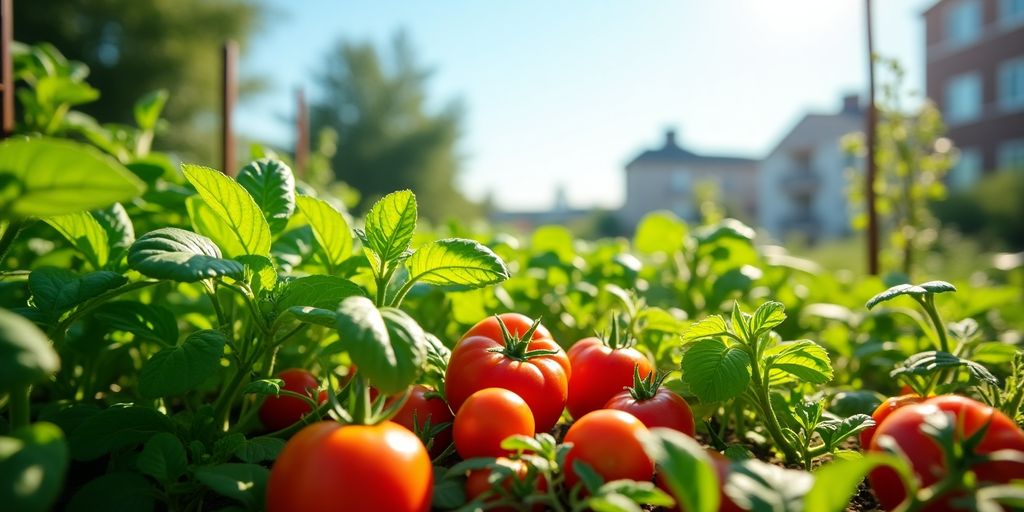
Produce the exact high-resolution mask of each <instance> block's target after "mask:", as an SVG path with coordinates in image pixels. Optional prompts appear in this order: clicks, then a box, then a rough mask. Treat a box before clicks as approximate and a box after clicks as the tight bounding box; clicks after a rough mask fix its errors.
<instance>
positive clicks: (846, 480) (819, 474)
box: [804, 453, 909, 512]
mask: <svg viewBox="0 0 1024 512" xmlns="http://www.w3.org/2000/svg"><path fill="white" fill-rule="evenodd" d="M879 466H890V467H893V468H895V469H896V470H897V471H901V472H903V473H904V474H907V473H909V471H908V469H907V467H906V463H904V462H903V461H902V460H900V459H899V458H898V457H896V456H894V455H891V454H887V453H869V454H866V455H864V457H863V458H858V459H843V460H837V461H835V462H832V463H831V464H824V465H822V466H821V467H820V468H819V469H818V470H817V471H815V472H814V484H813V485H812V486H811V490H810V491H809V492H808V493H807V496H805V497H804V510H814V511H818V510H820V511H822V512H842V511H844V510H846V509H847V507H849V506H850V500H851V499H852V498H853V495H854V494H856V493H857V488H858V486H860V483H861V482H862V481H863V480H864V478H866V477H867V475H868V473H870V472H871V470H873V469H875V468H877V467H879Z"/></svg>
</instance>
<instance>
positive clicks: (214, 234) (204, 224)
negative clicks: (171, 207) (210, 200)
mask: <svg viewBox="0 0 1024 512" xmlns="http://www.w3.org/2000/svg"><path fill="white" fill-rule="evenodd" d="M185 210H186V211H188V219H189V221H190V222H191V224H192V229H193V230H194V231H195V232H196V233H199V234H200V235H203V236H205V237H209V238H210V240H213V243H215V244H217V247H219V248H220V249H221V251H223V253H224V255H225V256H227V257H229V258H237V257H239V256H243V255H245V254H246V253H247V252H248V251H247V250H246V249H245V246H243V245H242V242H240V241H239V240H238V238H237V237H236V236H235V234H234V232H232V231H231V226H229V225H228V224H227V223H226V222H224V221H222V220H220V217H218V216H217V213H216V212H214V211H213V208H210V207H209V206H207V204H206V201H203V198H202V197H201V196H198V195H193V196H189V197H188V198H187V199H185Z"/></svg>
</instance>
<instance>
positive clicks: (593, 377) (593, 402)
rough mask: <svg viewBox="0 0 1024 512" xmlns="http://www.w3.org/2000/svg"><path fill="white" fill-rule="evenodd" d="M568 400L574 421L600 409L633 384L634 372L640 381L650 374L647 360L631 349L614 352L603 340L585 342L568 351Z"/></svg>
mask: <svg viewBox="0 0 1024 512" xmlns="http://www.w3.org/2000/svg"><path fill="white" fill-rule="evenodd" d="M568 355H569V365H570V366H571V367H572V376H571V377H570V378H569V399H568V401H567V402H566V404H565V405H566V408H568V409H569V414H571V415H572V417H573V418H580V417H582V416H583V415H584V414H586V413H588V412H590V411H594V410H597V409H600V408H602V407H603V406H604V404H606V403H608V400H610V399H611V398H612V397H613V396H615V395H617V394H618V393H619V392H620V391H622V388H625V387H627V386H629V385H631V384H633V372H634V369H637V368H638V369H639V371H640V377H641V378H645V377H647V374H649V373H651V362H650V361H648V360H647V356H645V355H643V354H642V353H641V352H640V351H639V350H637V349H635V348H632V347H623V348H615V349H613V348H612V347H610V346H608V345H606V344H605V342H604V341H602V340H601V339H600V338H584V339H582V340H580V341H577V342H576V343H575V344H573V346H572V347H569V353H568Z"/></svg>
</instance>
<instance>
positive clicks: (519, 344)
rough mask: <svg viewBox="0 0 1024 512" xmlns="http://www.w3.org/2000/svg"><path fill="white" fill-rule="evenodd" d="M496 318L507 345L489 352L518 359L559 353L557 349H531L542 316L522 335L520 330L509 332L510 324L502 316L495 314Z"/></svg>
mask: <svg viewBox="0 0 1024 512" xmlns="http://www.w3.org/2000/svg"><path fill="white" fill-rule="evenodd" d="M494 319H495V320H497V322H498V328H499V329H501V338H502V341H503V342H504V345H505V346H504V347H494V348H492V349H488V352H494V353H500V354H504V355H505V356H506V357H509V358H512V359H515V360H517V361H526V360H528V359H531V358H534V357H540V356H552V355H555V354H558V353H559V352H558V351H557V350H529V347H530V342H531V341H533V334H534V333H535V332H537V328H538V327H540V318H538V319H536V320H534V321H533V323H532V324H530V328H529V329H527V331H526V332H525V333H523V334H522V335H520V334H519V332H518V331H517V332H516V333H515V334H512V333H511V332H509V330H508V326H506V325H505V321H504V320H502V319H501V317H500V316H498V315H494Z"/></svg>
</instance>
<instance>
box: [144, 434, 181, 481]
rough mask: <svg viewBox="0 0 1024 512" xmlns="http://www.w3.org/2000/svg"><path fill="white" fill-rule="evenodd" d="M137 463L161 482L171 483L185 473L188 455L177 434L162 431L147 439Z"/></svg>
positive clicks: (146, 472)
mask: <svg viewBox="0 0 1024 512" xmlns="http://www.w3.org/2000/svg"><path fill="white" fill-rule="evenodd" d="M135 464H136V465H137V466H138V468H139V471H141V472H143V473H145V474H147V475H149V476H151V477H153V478H156V479H157V480H158V481H160V482H166V483H171V482H174V481H175V480H177V479H178V478H179V477H181V475H183V474H185V470H186V469H187V468H188V457H187V456H186V454H185V446H184V445H183V444H181V440H180V439H178V438H177V436H175V435H174V434H169V433H167V432H160V433H158V434H156V435H154V436H153V437H151V438H149V441H146V445H145V446H144V447H143V448H142V453H140V454H139V458H138V459H136V460H135Z"/></svg>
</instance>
